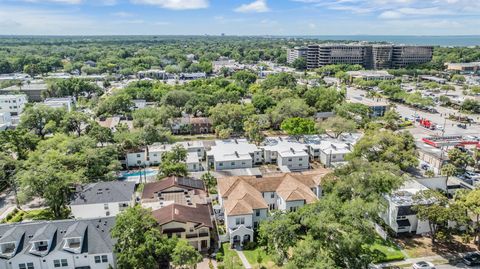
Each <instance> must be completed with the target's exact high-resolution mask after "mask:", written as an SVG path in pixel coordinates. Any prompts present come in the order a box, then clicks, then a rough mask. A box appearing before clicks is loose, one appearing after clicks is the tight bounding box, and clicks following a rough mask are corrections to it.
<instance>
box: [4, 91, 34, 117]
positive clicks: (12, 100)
mask: <svg viewBox="0 0 480 269" xmlns="http://www.w3.org/2000/svg"><path fill="white" fill-rule="evenodd" d="M27 103H28V101H27V96H26V95H25V94H6V95H0V113H9V114H10V115H11V116H19V115H20V114H22V112H23V110H24V109H25V105H26V104H27Z"/></svg>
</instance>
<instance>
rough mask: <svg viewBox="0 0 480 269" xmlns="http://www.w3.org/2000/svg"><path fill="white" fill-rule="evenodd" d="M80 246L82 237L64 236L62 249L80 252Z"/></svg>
mask: <svg viewBox="0 0 480 269" xmlns="http://www.w3.org/2000/svg"><path fill="white" fill-rule="evenodd" d="M81 248H82V239H81V238H80V237H75V238H65V239H64V244H63V249H64V250H66V251H70V252H73V253H80V250H81Z"/></svg>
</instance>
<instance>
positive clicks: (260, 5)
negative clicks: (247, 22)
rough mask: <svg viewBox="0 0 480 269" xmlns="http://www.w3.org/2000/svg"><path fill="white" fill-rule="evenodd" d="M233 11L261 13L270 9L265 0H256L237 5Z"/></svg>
mask: <svg viewBox="0 0 480 269" xmlns="http://www.w3.org/2000/svg"><path fill="white" fill-rule="evenodd" d="M235 11H236V12H242V13H261V12H268V11H270V8H269V7H268V5H267V0H256V1H254V2H252V3H249V4H243V5H241V6H239V7H237V8H236V9H235Z"/></svg>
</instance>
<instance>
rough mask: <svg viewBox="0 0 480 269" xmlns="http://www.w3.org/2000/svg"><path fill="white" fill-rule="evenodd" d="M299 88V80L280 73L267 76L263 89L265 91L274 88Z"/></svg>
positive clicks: (290, 75)
mask: <svg viewBox="0 0 480 269" xmlns="http://www.w3.org/2000/svg"><path fill="white" fill-rule="evenodd" d="M296 86H297V80H296V79H295V77H294V76H293V75H292V74H290V73H285V72H282V73H278V74H272V75H269V76H267V78H266V79H265V80H264V81H263V82H262V87H263V88H264V89H273V88H288V89H294V88H295V87H296Z"/></svg>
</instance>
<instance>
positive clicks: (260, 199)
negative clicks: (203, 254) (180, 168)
mask: <svg viewBox="0 0 480 269" xmlns="http://www.w3.org/2000/svg"><path fill="white" fill-rule="evenodd" d="M328 172H329V171H328V170H326V169H325V170H318V171H315V172H308V173H307V172H305V173H285V174H279V175H274V176H268V177H263V178H256V177H252V176H244V177H226V178H220V179H218V197H219V198H218V199H219V204H220V206H221V210H222V211H223V214H224V216H225V218H224V219H225V227H226V233H227V237H228V240H229V241H230V243H231V244H232V245H238V244H241V245H243V244H244V243H245V242H252V241H253V236H254V231H255V230H256V229H257V227H258V225H259V223H260V222H261V221H262V220H265V219H266V218H267V216H268V212H269V211H273V210H282V211H296V210H298V209H299V208H300V207H302V206H304V205H305V204H310V203H313V202H315V201H316V200H317V199H318V198H319V197H321V195H322V189H321V187H320V183H321V180H322V178H323V177H324V176H325V175H326V174H327V173H328Z"/></svg>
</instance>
